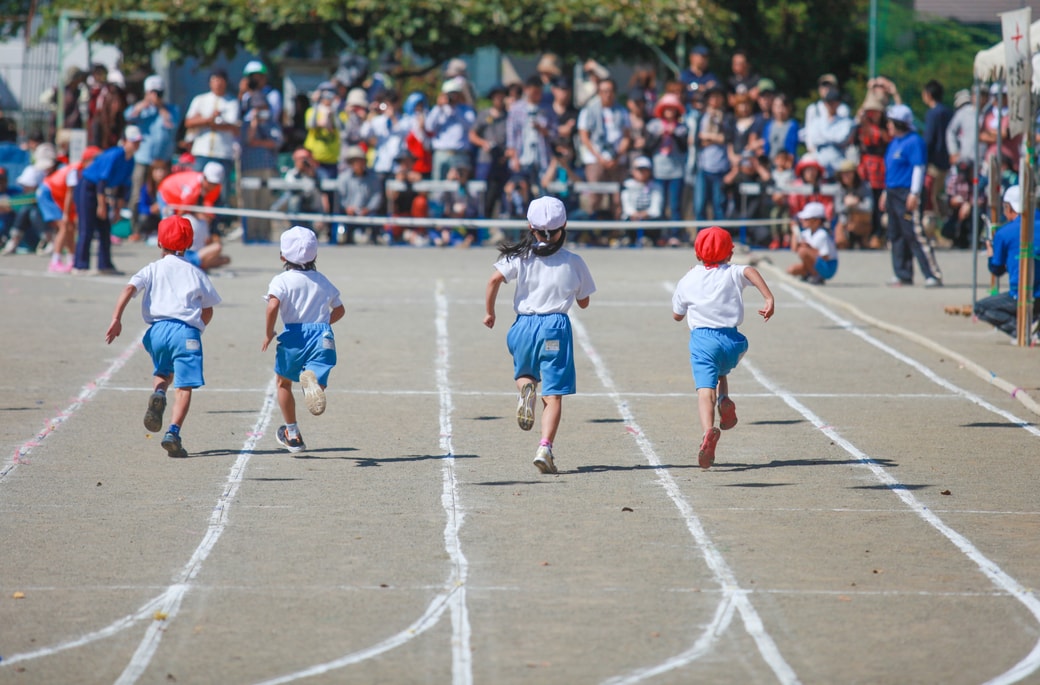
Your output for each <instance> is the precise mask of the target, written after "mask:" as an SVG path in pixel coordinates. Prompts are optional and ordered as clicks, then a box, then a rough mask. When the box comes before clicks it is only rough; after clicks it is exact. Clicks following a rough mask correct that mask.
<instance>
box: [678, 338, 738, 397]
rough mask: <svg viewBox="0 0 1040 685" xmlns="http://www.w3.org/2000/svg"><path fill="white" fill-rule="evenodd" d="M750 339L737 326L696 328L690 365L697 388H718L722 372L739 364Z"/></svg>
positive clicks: (724, 374)
mask: <svg viewBox="0 0 1040 685" xmlns="http://www.w3.org/2000/svg"><path fill="white" fill-rule="evenodd" d="M747 350H748V341H747V338H745V337H744V335H743V334H742V333H741V332H740V331H738V330H737V329H736V328H694V329H693V330H692V331H690V368H691V369H692V370H693V380H694V383H696V384H697V388H698V389H700V388H714V387H715V386H717V385H718V384H719V378H720V377H721V376H728V375H729V373H730V371H732V370H733V369H735V368H737V364H739V363H740V358H741V357H743V356H744V354H745V353H746V352H747Z"/></svg>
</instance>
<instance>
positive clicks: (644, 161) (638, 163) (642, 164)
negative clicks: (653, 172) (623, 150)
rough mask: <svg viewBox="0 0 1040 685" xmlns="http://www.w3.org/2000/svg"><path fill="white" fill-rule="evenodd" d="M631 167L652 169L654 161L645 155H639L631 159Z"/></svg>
mask: <svg viewBox="0 0 1040 685" xmlns="http://www.w3.org/2000/svg"><path fill="white" fill-rule="evenodd" d="M632 168H633V169H653V168H654V163H653V162H651V161H650V158H649V157H647V156H646V155H640V156H638V157H636V158H635V159H634V160H632Z"/></svg>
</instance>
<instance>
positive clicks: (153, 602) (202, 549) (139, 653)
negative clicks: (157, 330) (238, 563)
mask: <svg viewBox="0 0 1040 685" xmlns="http://www.w3.org/2000/svg"><path fill="white" fill-rule="evenodd" d="M142 335H143V334H142ZM276 388H277V386H276V384H275V380H274V378H272V379H271V383H270V385H269V386H268V390H267V393H268V394H267V396H266V397H265V399H264V405H263V408H262V409H261V410H260V414H259V416H258V418H257V420H256V423H255V424H254V426H253V430H252V431H250V434H249V437H248V438H247V439H246V442H245V445H244V446H243V448H242V451H241V452H240V453H239V455H238V459H237V460H236V461H235V463H234V464H233V465H232V467H231V471H230V472H229V474H228V478H227V481H226V482H225V486H224V492H223V494H222V495H221V496H220V497H219V498H218V499H217V504H216V506H215V507H214V510H213V513H212V514H211V515H210V521H209V524H208V528H207V531H206V535H205V536H204V537H203V539H202V542H201V543H199V546H198V547H196V548H195V552H194V553H193V554H192V556H191V559H189V561H188V563H187V564H186V565H185V566H184V568H183V569H181V571H180V572H179V573H178V574H177V576H176V578H175V580H174V583H173V584H172V585H169V586H167V587H166V588H165V589H164V590H163V592H162V593H161V594H160V595H159V596H157V597H154V598H152V599H150V600H148V601H147V602H146V603H145V604H144V605H142V606H141V607H140V608H139V609H138V610H137V611H135V612H134V613H132V614H129V615H127V616H124V617H122V618H119V619H117V620H115V621H113V622H112V623H110V624H109V625H107V626H105V627H104V628H102V629H100V630H96V631H93V632H90V633H86V634H85V635H82V636H80V637H78V638H75V639H72V640H68V641H66V642H61V643H59V644H57V645H54V646H52V647H43V648H40V649H36V650H33V651H32V652H24V653H22V654H13V655H11V656H9V657H5V658H4V660H3V661H0V666H6V665H9V664H14V663H18V662H20V661H28V660H30V659H38V658H41V657H47V656H52V655H54V654H57V653H59V652H63V651H65V650H68V649H73V648H75V647H82V646H84V645H87V644H90V643H92V642H96V641H98V640H102V639H104V638H108V637H112V636H113V635H116V634H117V633H119V632H121V631H123V630H127V629H128V628H131V627H132V626H133V625H134V624H135V623H137V622H138V621H141V620H145V619H151V620H152V624H151V625H150V626H149V628H148V631H147V633H146V635H145V638H144V640H142V642H141V644H140V645H139V646H138V649H137V650H136V652H135V653H134V655H133V657H131V660H130V663H129V664H128V665H127V668H126V669H125V670H124V671H123V674H122V675H121V676H120V678H119V680H118V681H117V682H121V683H123V682H134V681H135V680H136V678H138V677H140V673H141V672H143V668H144V667H145V666H147V660H150V659H151V655H152V654H154V651H155V647H157V646H158V642H159V640H160V639H161V634H162V631H163V630H164V628H165V623H166V622H168V621H170V620H172V618H173V617H174V616H175V615H176V613H177V610H178V609H179V608H180V603H181V600H182V599H183V597H184V594H185V593H186V592H187V591H188V589H189V588H190V582H189V581H191V580H192V579H194V577H195V576H196V575H197V574H198V572H199V569H200V568H201V566H202V562H203V561H205V559H206V557H207V556H209V553H210V551H212V549H213V546H214V545H215V544H216V542H217V540H218V539H219V538H220V534H221V533H222V532H223V531H224V528H225V527H226V525H227V511H228V509H229V508H230V506H231V502H232V501H233V497H234V494H235V493H236V492H237V491H238V486H239V484H241V482H242V473H243V471H244V469H245V465H246V463H248V461H249V457H250V455H251V454H252V450H253V449H254V447H255V445H256V442H257V441H258V440H259V439H260V438H261V437H263V431H264V429H265V428H266V426H267V424H268V422H269V421H270V418H271V412H272V411H273V410H274V408H275V407H276V406H277V403H276V401H275V390H276ZM156 612H159V613H162V614H165V615H166V619H165V621H160V620H157V619H155V614H156ZM135 673H136V675H135ZM127 678H132V679H129V680H128V679H127Z"/></svg>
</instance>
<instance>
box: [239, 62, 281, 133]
mask: <svg viewBox="0 0 1040 685" xmlns="http://www.w3.org/2000/svg"><path fill="white" fill-rule="evenodd" d="M257 90H259V91H260V93H261V94H262V95H263V97H264V99H266V100H267V107H268V109H269V110H270V111H271V118H273V119H274V120H275V121H276V122H278V125H279V126H281V125H282V94H281V93H279V92H278V91H277V90H275V89H274V88H273V87H272V86H271V84H270V82H269V80H268V77H267V65H265V64H264V63H263V62H261V61H260V60H256V59H254V60H251V61H249V62H247V63H246V66H245V68H244V69H242V80H241V81H239V84H238V99H239V101H240V102H241V106H242V109H243V110H245V109H246V102H245V100H246V96H247V95H248V94H249V93H253V92H256V91H257Z"/></svg>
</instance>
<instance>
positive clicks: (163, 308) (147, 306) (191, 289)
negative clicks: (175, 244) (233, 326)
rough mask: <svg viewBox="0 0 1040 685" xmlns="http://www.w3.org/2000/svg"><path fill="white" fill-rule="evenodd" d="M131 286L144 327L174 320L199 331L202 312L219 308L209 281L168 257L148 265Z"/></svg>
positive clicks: (174, 257) (180, 262)
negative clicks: (138, 297) (139, 299)
mask: <svg viewBox="0 0 1040 685" xmlns="http://www.w3.org/2000/svg"><path fill="white" fill-rule="evenodd" d="M130 285H132V286H134V287H135V288H137V292H136V293H134V296H135V297H136V296H137V295H138V294H140V295H141V316H143V317H144V322H145V323H155V322H156V321H162V320H163V319H176V320H177V321H183V322H184V323H186V324H188V325H189V326H193V327H195V328H197V329H199V330H200V331H204V330H206V324H204V323H202V310H203V309H205V308H206V307H215V306H216V305H218V304H220V295H218V294H217V291H216V289H214V287H213V284H212V283H211V282H210V280H209V277H208V276H207V275H206V274H204V273H203V272H202V271H201V270H199V269H196V268H195V267H194V266H192V265H191V264H190V263H188V262H187V261H185V260H184V258H183V257H178V256H177V255H172V254H168V255H165V256H164V257H163V258H162V259H159V260H157V261H154V262H152V263H151V264H148V265H147V266H145V267H144V268H143V269H141V270H140V271H138V272H137V273H136V274H134V275H133V276H131V277H130Z"/></svg>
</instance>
